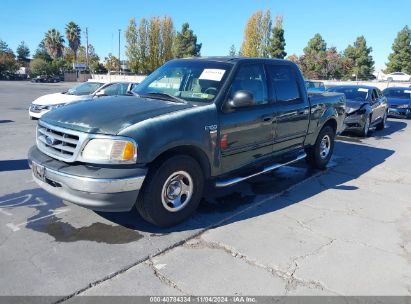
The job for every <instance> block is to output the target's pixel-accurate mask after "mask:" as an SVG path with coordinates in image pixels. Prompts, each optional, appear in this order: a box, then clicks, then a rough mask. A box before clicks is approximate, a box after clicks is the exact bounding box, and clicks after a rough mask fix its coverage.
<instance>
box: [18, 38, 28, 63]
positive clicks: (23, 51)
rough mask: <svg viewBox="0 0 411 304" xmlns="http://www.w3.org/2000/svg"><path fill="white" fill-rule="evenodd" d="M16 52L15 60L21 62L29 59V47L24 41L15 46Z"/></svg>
mask: <svg viewBox="0 0 411 304" xmlns="http://www.w3.org/2000/svg"><path fill="white" fill-rule="evenodd" d="M16 53H17V60H19V61H21V62H27V61H28V60H29V56H30V49H29V47H28V46H27V45H26V44H25V43H24V41H22V42H20V44H19V45H18V46H17V50H16Z"/></svg>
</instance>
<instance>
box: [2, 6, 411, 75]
mask: <svg viewBox="0 0 411 304" xmlns="http://www.w3.org/2000/svg"><path fill="white" fill-rule="evenodd" d="M266 9H270V11H271V15H272V16H273V18H274V16H275V15H278V14H280V15H282V16H283V18H284V30H285V39H286V43H287V45H286V52H287V53H288V55H291V54H294V53H295V54H297V55H301V54H302V52H303V48H304V47H305V46H306V45H307V42H308V40H309V39H310V38H312V37H313V36H314V35H315V34H316V33H320V34H321V35H322V36H323V38H324V40H325V41H326V42H327V46H329V47H331V46H334V47H337V49H338V50H339V51H342V50H344V49H345V48H346V47H347V46H348V44H352V43H353V42H354V41H355V39H356V37H357V36H360V35H364V36H365V38H366V40H367V44H368V45H369V46H371V47H372V48H373V52H372V55H373V57H374V60H375V62H376V70H377V71H378V70H380V69H383V68H384V67H385V63H386V62H387V57H388V55H389V53H390V52H391V46H392V43H393V41H394V39H395V37H396V35H397V33H398V31H400V30H401V29H402V28H403V27H404V26H405V25H409V26H411V17H410V16H411V15H410V12H411V1H410V0H395V1H388V0H374V1H372V0H344V1H341V0H340V1H339V0H288V1H287V0H271V1H268V0H247V1H240V0H237V1H233V0H203V1H197V0H191V1H183V0H168V1H166V0H145V1H131V0H124V1H122V0H117V1H111V0H107V1H104V0H100V1H96V0H82V1H79V0H70V1H65V2H63V1H55V0H53V1H48V0H37V1H30V0H19V1H5V2H4V3H2V5H1V10H0V39H2V40H4V41H5V42H6V43H8V45H9V47H10V48H12V49H13V50H14V51H15V50H16V48H17V45H18V44H19V43H20V41H25V42H26V44H27V45H28V46H29V48H30V50H31V53H32V54H34V52H35V49H36V48H37V45H38V44H39V42H40V41H41V40H42V39H43V37H44V33H45V32H47V30H48V29H50V28H56V29H58V30H59V31H60V32H61V33H62V34H63V35H64V27H65V25H66V24H67V23H68V22H70V21H74V22H76V23H77V24H79V26H80V27H81V28H82V30H83V34H82V43H85V35H84V30H85V28H86V27H88V31H89V43H91V44H93V46H94V48H95V50H96V52H97V54H98V55H99V56H100V58H101V59H104V57H105V56H107V55H108V53H110V52H111V53H113V54H114V55H115V56H117V54H118V30H119V29H121V30H122V31H121V37H120V39H121V42H120V43H121V58H122V59H123V58H124V42H125V41H124V30H125V29H126V28H127V24H128V21H129V19H130V18H132V17H135V18H136V20H140V19H141V18H143V17H145V18H150V17H153V16H164V15H167V16H170V17H172V19H173V21H174V27H175V28H176V30H180V28H181V24H182V23H184V22H188V23H189V24H190V28H191V29H193V31H194V33H195V34H196V35H197V37H198V42H200V43H202V45H203V46H202V49H201V54H202V55H203V56H214V55H227V54H228V51H229V48H230V46H231V45H232V44H234V45H235V46H236V48H237V50H238V49H239V48H240V46H241V43H242V39H243V34H244V27H245V24H246V22H247V19H248V18H249V16H251V15H252V14H253V13H254V12H255V11H257V10H266Z"/></svg>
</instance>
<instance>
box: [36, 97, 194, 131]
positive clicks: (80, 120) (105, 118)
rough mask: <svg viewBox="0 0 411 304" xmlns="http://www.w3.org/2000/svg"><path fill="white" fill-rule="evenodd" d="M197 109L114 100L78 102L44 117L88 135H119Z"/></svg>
mask: <svg viewBox="0 0 411 304" xmlns="http://www.w3.org/2000/svg"><path fill="white" fill-rule="evenodd" d="M191 107H193V105H191V104H186V103H175V102H170V101H165V100H159V99H151V98H140V97H136V96H110V97H101V98H98V99H94V100H86V101H80V102H76V103H73V104H70V105H67V106H64V107H61V108H58V109H55V110H53V111H50V112H48V113H46V114H45V115H43V117H42V118H41V121H44V122H46V123H48V124H51V125H54V126H59V127H62V128H67V129H72V130H77V131H81V132H87V133H99V134H110V135H115V134H118V133H119V132H120V131H121V130H123V129H124V128H127V127H129V126H131V125H134V124H136V123H138V122H140V121H143V120H146V119H149V118H152V117H156V116H159V115H164V114H167V113H171V112H175V111H179V110H183V109H187V108H191Z"/></svg>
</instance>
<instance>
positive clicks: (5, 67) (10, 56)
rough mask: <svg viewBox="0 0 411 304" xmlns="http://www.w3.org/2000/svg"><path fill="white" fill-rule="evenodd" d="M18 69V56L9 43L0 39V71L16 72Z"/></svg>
mask: <svg viewBox="0 0 411 304" xmlns="http://www.w3.org/2000/svg"><path fill="white" fill-rule="evenodd" d="M16 70H17V63H16V56H15V55H14V53H13V51H12V50H11V49H10V48H9V46H8V44H7V43H6V42H5V41H3V40H1V39H0V72H5V71H8V72H15V71H16Z"/></svg>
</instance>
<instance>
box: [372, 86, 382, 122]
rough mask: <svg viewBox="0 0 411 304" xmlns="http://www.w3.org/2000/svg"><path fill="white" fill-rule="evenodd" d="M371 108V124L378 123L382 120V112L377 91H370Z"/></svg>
mask: <svg viewBox="0 0 411 304" xmlns="http://www.w3.org/2000/svg"><path fill="white" fill-rule="evenodd" d="M370 104H371V108H372V118H371V123H375V122H378V121H379V120H381V119H382V115H383V111H382V107H383V106H382V100H381V98H380V96H378V93H377V90H376V89H372V90H371V101H370Z"/></svg>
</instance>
